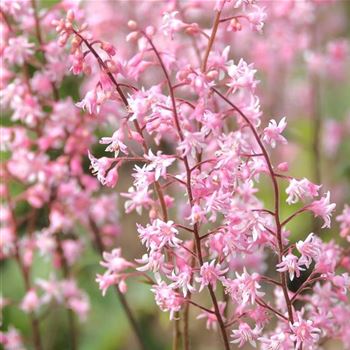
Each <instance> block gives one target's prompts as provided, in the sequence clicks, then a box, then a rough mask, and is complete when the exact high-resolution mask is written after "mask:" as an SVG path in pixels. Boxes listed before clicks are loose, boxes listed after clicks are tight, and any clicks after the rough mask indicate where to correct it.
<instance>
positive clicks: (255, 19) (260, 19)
mask: <svg viewBox="0 0 350 350" xmlns="http://www.w3.org/2000/svg"><path fill="white" fill-rule="evenodd" d="M251 9H252V10H251V11H250V12H249V13H248V14H247V18H248V20H249V22H250V25H251V27H252V29H254V30H256V31H257V32H262V29H263V27H264V21H265V20H266V17H267V13H266V12H265V8H263V7H260V6H258V5H253V6H252V7H251Z"/></svg>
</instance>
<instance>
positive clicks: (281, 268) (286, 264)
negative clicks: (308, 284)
mask: <svg viewBox="0 0 350 350" xmlns="http://www.w3.org/2000/svg"><path fill="white" fill-rule="evenodd" d="M302 265H303V262H301V261H299V258H298V257H297V256H295V255H293V254H291V253H289V254H287V255H284V256H282V261H281V262H280V263H279V264H277V271H278V272H288V273H289V278H290V280H291V281H293V279H294V276H296V277H297V278H299V277H300V271H304V270H305V269H304V268H302V267H301V266H302Z"/></svg>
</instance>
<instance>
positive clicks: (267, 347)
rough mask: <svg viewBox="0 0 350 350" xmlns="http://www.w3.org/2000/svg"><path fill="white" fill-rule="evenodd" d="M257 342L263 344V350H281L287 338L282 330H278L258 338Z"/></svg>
mask: <svg viewBox="0 0 350 350" xmlns="http://www.w3.org/2000/svg"><path fill="white" fill-rule="evenodd" d="M258 340H259V341H260V342H261V343H262V344H263V347H262V349H263V350H282V349H283V344H285V343H286V341H288V338H287V335H286V334H285V333H284V332H283V331H282V330H278V331H276V332H275V334H272V335H270V336H266V337H260V338H258Z"/></svg>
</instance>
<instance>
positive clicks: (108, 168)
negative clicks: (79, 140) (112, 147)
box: [88, 152, 119, 187]
mask: <svg viewBox="0 0 350 350" xmlns="http://www.w3.org/2000/svg"><path fill="white" fill-rule="evenodd" d="M88 155H89V159H90V162H91V166H90V167H91V168H92V173H93V174H94V175H96V176H97V179H98V180H99V181H100V182H101V184H102V185H106V186H108V187H114V186H115V185H116V184H117V182H118V166H119V164H117V165H115V166H113V165H114V164H115V163H116V160H115V159H114V158H107V157H102V158H99V159H98V158H95V157H94V156H93V155H92V154H91V153H90V152H89V153H88Z"/></svg>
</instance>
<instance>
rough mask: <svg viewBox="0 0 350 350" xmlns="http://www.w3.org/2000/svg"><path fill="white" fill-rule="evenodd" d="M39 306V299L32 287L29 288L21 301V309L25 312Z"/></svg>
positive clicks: (33, 310)
mask: <svg viewBox="0 0 350 350" xmlns="http://www.w3.org/2000/svg"><path fill="white" fill-rule="evenodd" d="M39 306H40V299H39V297H38V295H37V293H36V291H35V290H34V289H30V290H29V291H28V292H27V293H26V295H25V296H24V298H23V300H22V302H21V309H22V310H23V311H24V312H26V313H31V312H35V311H37V310H38V308H39Z"/></svg>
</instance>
